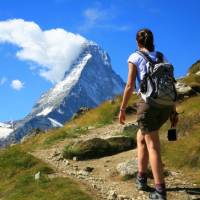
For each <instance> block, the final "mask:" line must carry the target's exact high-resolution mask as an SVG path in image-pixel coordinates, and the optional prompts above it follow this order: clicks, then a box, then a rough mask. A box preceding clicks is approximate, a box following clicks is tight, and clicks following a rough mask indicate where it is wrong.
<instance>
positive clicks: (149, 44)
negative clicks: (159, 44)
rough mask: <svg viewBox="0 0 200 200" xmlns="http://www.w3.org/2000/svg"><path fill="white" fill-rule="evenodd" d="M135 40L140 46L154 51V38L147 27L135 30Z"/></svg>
mask: <svg viewBox="0 0 200 200" xmlns="http://www.w3.org/2000/svg"><path fill="white" fill-rule="evenodd" d="M136 40H137V42H138V44H140V45H141V46H142V47H144V48H146V49H148V51H154V50H155V47H154V38H153V33H152V32H151V30H149V29H141V30H139V31H138V32H137V35H136Z"/></svg>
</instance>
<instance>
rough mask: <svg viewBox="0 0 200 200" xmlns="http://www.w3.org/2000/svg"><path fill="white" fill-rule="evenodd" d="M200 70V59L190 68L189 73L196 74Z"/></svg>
mask: <svg viewBox="0 0 200 200" xmlns="http://www.w3.org/2000/svg"><path fill="white" fill-rule="evenodd" d="M198 71H200V60H198V61H197V62H196V63H194V64H193V65H192V66H191V67H190V69H189V73H190V74H195V73H196V72H198Z"/></svg>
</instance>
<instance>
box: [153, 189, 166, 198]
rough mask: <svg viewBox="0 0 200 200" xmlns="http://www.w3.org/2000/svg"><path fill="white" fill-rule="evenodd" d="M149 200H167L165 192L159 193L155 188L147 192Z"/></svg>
mask: <svg viewBox="0 0 200 200" xmlns="http://www.w3.org/2000/svg"><path fill="white" fill-rule="evenodd" d="M149 200H167V194H166V192H164V193H159V192H158V191H157V190H155V191H154V192H151V193H150V194H149Z"/></svg>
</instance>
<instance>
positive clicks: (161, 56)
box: [156, 51, 164, 63]
mask: <svg viewBox="0 0 200 200" xmlns="http://www.w3.org/2000/svg"><path fill="white" fill-rule="evenodd" d="M156 57H157V63H161V62H163V61H164V56H163V53H161V52H160V51H157V52H156Z"/></svg>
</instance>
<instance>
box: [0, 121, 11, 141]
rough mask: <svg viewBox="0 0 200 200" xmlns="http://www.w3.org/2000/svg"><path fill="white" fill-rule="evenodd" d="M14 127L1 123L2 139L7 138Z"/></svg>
mask: <svg viewBox="0 0 200 200" xmlns="http://www.w3.org/2000/svg"><path fill="white" fill-rule="evenodd" d="M13 130H14V129H13V127H12V125H11V124H5V123H2V122H0V139H1V138H6V137H7V136H8V135H10V133H12V132H13Z"/></svg>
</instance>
